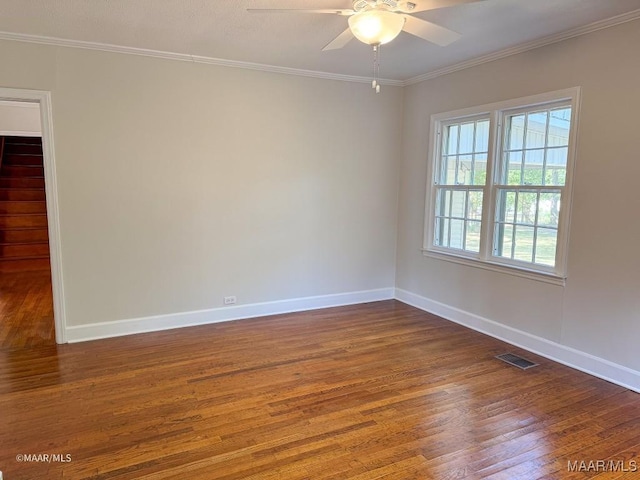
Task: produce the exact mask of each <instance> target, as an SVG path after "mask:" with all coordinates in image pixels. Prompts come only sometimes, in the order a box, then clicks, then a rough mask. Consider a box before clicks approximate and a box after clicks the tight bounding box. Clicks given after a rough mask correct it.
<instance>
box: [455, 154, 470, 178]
mask: <svg viewBox="0 0 640 480" xmlns="http://www.w3.org/2000/svg"><path fill="white" fill-rule="evenodd" d="M472 168H473V155H460V160H459V162H458V182H457V184H458V185H470V184H471V175H472Z"/></svg>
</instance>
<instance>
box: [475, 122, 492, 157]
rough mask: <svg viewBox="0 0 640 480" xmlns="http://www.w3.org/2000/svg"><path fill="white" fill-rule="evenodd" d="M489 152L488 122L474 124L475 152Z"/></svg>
mask: <svg viewBox="0 0 640 480" xmlns="http://www.w3.org/2000/svg"><path fill="white" fill-rule="evenodd" d="M488 150H489V120H482V121H480V122H478V123H476V152H486V151H488Z"/></svg>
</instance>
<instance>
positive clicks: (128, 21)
mask: <svg viewBox="0 0 640 480" xmlns="http://www.w3.org/2000/svg"><path fill="white" fill-rule="evenodd" d="M413 1H414V2H415V3H418V4H420V3H422V2H425V1H429V0H413ZM351 5H352V2H351V1H349V0H304V1H303V0H0V31H2V32H9V33H17V34H26V35H36V36H45V37H54V38H58V39H66V40H78V41H84V42H96V43H103V44H109V45H117V46H123V47H135V48H142V49H149V50H156V51H163V52H172V53H180V54H188V55H195V56H203V57H211V58H216V59H225V60H233V61H240V62H251V63H259V64H266V65H272V66H279V67H289V68H295V69H303V70H313V71H320V72H328V73H333V74H340V75H351V76H364V77H368V76H370V75H371V71H372V57H373V55H372V53H371V50H370V49H371V47H369V46H367V45H364V44H362V43H360V42H358V41H357V40H352V41H351V42H350V43H349V44H348V45H347V46H346V47H345V48H343V49H341V50H336V51H327V52H323V51H321V49H322V47H323V46H324V45H326V44H327V43H328V42H329V41H330V40H332V39H333V38H334V37H335V36H336V35H338V34H339V33H340V32H342V31H343V30H344V29H345V28H346V27H347V18H346V17H340V16H337V15H336V16H334V15H319V14H315V15H314V14H301V13H298V14H294V13H282V14H267V13H249V12H247V11H246V9H247V8H350V7H351ZM637 9H640V0H484V1H480V2H477V3H473V4H467V5H460V6H456V7H451V8H444V9H438V10H431V11H426V12H421V13H419V14H416V16H419V17H420V18H423V19H425V20H429V21H431V22H434V23H437V24H440V25H443V26H445V27H447V28H450V29H452V30H454V31H456V32H458V33H460V34H462V35H463V37H462V39H461V40H458V41H457V42H455V43H453V44H451V45H449V46H447V47H439V46H436V45H433V44H430V43H428V42H425V41H424V40H420V39H418V38H416V37H413V36H411V35H409V34H407V33H401V34H400V36H399V37H398V38H397V39H396V40H394V41H393V42H391V43H390V44H388V45H385V46H384V47H383V48H382V52H381V55H382V57H381V60H382V62H381V71H380V76H381V77H383V78H387V79H394V80H402V81H404V80H408V79H411V78H413V77H416V76H419V75H422V74H426V73H429V72H432V71H435V70H438V69H441V68H445V67H447V66H450V65H455V64H458V63H460V62H464V61H468V60H471V59H473V58H476V57H479V56H482V55H487V54H490V53H493V52H497V51H501V50H504V49H507V48H510V47H514V46H517V45H521V44H523V43H527V42H531V41H534V40H537V39H541V38H544V37H548V36H551V35H555V34H559V33H561V32H564V31H567V30H571V29H575V28H578V27H581V26H584V25H588V24H591V23H594V22H597V21H601V20H605V19H608V18H611V17H615V16H618V15H622V14H625V13H629V12H632V11H634V10H637Z"/></svg>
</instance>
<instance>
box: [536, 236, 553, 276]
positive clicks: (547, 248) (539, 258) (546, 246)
mask: <svg viewBox="0 0 640 480" xmlns="http://www.w3.org/2000/svg"><path fill="white" fill-rule="evenodd" d="M557 243H558V231H557V230H555V229H550V228H539V229H538V235H537V238H536V258H535V263H539V264H541V265H548V266H550V267H553V266H555V263H556V245H557Z"/></svg>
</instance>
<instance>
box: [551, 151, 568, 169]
mask: <svg viewBox="0 0 640 480" xmlns="http://www.w3.org/2000/svg"><path fill="white" fill-rule="evenodd" d="M568 151H569V150H568V149H567V147H559V148H550V149H548V150H547V165H548V166H549V167H562V168H565V167H566V166H567V154H568Z"/></svg>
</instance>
